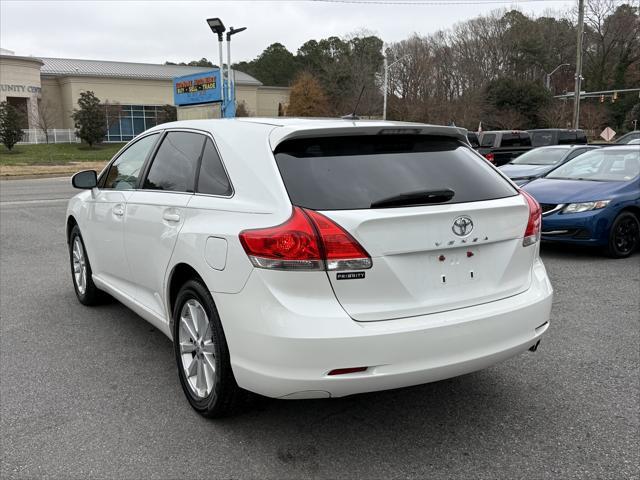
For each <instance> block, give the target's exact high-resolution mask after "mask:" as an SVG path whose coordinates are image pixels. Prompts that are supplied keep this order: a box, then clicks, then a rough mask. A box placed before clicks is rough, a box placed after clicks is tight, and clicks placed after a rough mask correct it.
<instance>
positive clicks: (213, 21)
mask: <svg viewBox="0 0 640 480" xmlns="http://www.w3.org/2000/svg"><path fill="white" fill-rule="evenodd" d="M207 24H208V25H209V28H210V29H211V31H212V32H213V33H215V34H216V35H218V55H219V57H220V83H221V85H220V92H221V93H222V105H221V108H220V110H221V112H220V113H221V114H222V115H221V116H222V117H223V116H224V107H225V102H224V98H225V91H224V67H223V61H222V34H223V33H224V32H225V31H226V30H227V29H226V28H225V27H224V24H223V23H222V20H220V19H219V18H207Z"/></svg>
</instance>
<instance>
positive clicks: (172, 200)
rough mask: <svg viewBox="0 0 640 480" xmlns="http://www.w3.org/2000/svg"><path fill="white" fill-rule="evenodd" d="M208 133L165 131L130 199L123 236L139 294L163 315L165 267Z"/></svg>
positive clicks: (139, 296) (185, 212) (146, 304)
mask: <svg viewBox="0 0 640 480" xmlns="http://www.w3.org/2000/svg"><path fill="white" fill-rule="evenodd" d="M205 139H206V137H205V135H203V134H201V133H197V132H194V131H186V130H172V131H168V132H166V133H165V135H164V137H163V138H162V140H161V143H160V146H159V147H158V149H157V151H156V153H155V155H154V158H153V159H152V160H151V162H150V164H149V166H148V168H147V171H146V174H145V176H144V178H143V180H142V181H141V182H140V187H141V188H140V189H138V190H136V191H135V192H133V193H132V194H131V197H130V198H129V200H128V202H127V213H126V216H125V227H124V242H125V251H126V253H127V258H128V260H129V265H130V266H131V274H132V279H133V281H134V282H135V284H136V287H137V297H136V299H137V300H138V301H139V302H140V303H142V304H143V305H144V306H145V307H147V308H149V309H150V310H152V311H153V312H155V313H157V314H159V315H161V316H162V317H164V316H165V312H164V307H163V294H162V292H163V291H164V289H163V287H164V285H163V283H164V278H165V272H166V269H167V265H168V264H169V260H170V259H171V254H172V252H173V248H174V246H175V244H176V240H177V238H178V233H179V232H180V229H181V228H182V226H183V225H184V221H185V216H186V215H187V209H186V207H187V204H188V203H189V200H190V199H191V197H192V196H193V193H194V190H195V178H196V172H197V170H198V166H199V162H200V158H201V156H202V151H203V148H204V142H205Z"/></svg>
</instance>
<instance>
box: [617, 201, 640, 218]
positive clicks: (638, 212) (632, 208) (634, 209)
mask: <svg viewBox="0 0 640 480" xmlns="http://www.w3.org/2000/svg"><path fill="white" fill-rule="evenodd" d="M623 212H631V213H633V214H634V215H635V216H636V218H637V219H638V221H639V222H640V207H639V206H637V205H627V206H626V207H624V208H622V209H621V210H620V211H619V212H618V215H620V214H621V213H623ZM616 216H617V215H616Z"/></svg>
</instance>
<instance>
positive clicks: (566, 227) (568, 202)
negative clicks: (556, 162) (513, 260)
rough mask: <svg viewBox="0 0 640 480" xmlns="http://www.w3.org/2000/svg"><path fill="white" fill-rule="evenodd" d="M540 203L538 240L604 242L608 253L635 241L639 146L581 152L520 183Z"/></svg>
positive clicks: (638, 241) (638, 232)
mask: <svg viewBox="0 0 640 480" xmlns="http://www.w3.org/2000/svg"><path fill="white" fill-rule="evenodd" d="M524 189H525V190H526V191H527V192H529V193H530V194H531V195H533V197H534V198H535V199H536V200H538V202H540V206H541V207H542V212H543V213H542V239H543V240H548V241H553V242H565V243H572V244H582V245H592V246H597V247H604V248H605V250H606V252H607V253H608V254H609V255H610V256H611V257H614V258H624V257H628V256H629V255H631V254H632V253H633V252H634V250H636V249H637V248H638V245H640V149H639V148H635V147H629V146H612V147H607V148H601V149H598V150H595V151H591V152H587V153H584V154H582V155H580V156H579V157H578V158H575V159H573V160H571V161H570V162H568V163H566V164H564V165H562V166H560V167H558V168H556V169H555V170H553V171H552V172H551V173H549V174H548V175H547V176H546V177H545V178H541V179H538V180H534V181H533V182H531V183H529V184H528V185H526V186H525V187H524Z"/></svg>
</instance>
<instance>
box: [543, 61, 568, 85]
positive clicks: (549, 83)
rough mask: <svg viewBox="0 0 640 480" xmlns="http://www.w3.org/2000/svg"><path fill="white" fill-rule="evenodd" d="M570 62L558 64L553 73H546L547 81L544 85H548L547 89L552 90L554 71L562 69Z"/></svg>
mask: <svg viewBox="0 0 640 480" xmlns="http://www.w3.org/2000/svg"><path fill="white" fill-rule="evenodd" d="M568 66H569V64H568V63H561V64H560V65H558V66H557V67H556V68H554V69H553V70H552V71H551V73H546V74H545V82H544V85H545V87H547V90H551V75H553V74H554V73H556V72H557V71H558V70H560V69H561V68H562V67H568Z"/></svg>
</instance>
